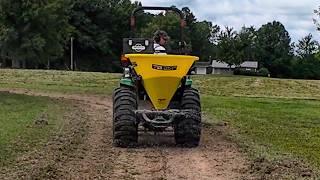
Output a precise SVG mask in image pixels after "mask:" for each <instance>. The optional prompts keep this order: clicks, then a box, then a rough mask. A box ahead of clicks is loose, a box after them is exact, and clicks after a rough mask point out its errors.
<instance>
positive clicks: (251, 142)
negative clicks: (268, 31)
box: [0, 70, 320, 169]
mask: <svg viewBox="0 0 320 180" xmlns="http://www.w3.org/2000/svg"><path fill="white" fill-rule="evenodd" d="M119 77H120V75H113V74H106V73H80V72H61V71H16V70H0V88H24V89H32V90H37V91H59V92H72V93H90V94H99V95H110V94H111V93H112V89H113V88H115V87H116V86H117V83H118V79H119ZM193 79H194V84H195V86H196V87H198V88H199V89H200V91H201V94H202V103H203V110H204V111H205V112H206V114H207V115H209V117H210V118H209V119H207V122H209V123H212V124H217V123H220V122H227V124H228V125H229V127H230V129H231V131H230V132H229V133H230V136H231V137H232V138H233V139H234V140H235V141H237V142H238V143H239V144H240V145H241V146H242V147H244V149H245V150H246V151H247V152H249V154H250V155H251V156H252V157H253V158H256V157H258V156H263V157H266V158H268V159H270V160H277V159H282V158H289V159H299V160H304V161H306V162H307V163H309V164H311V165H313V166H314V167H316V168H317V169H320V151H319V149H320V110H319V109H320V81H306V80H287V79H270V78H260V77H244V76H229V77H228V76H227V77H226V76H198V77H194V78H193Z"/></svg>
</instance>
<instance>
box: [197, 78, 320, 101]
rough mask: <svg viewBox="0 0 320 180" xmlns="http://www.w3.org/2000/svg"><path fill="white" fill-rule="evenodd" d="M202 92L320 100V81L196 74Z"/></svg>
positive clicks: (215, 94)
mask: <svg viewBox="0 0 320 180" xmlns="http://www.w3.org/2000/svg"><path fill="white" fill-rule="evenodd" d="M193 79H194V84H195V86H197V87H198V88H199V90H200V91H201V94H207V95H212V96H241V97H267V98H290V99H292V98H295V99H318V100H320V81H317V80H293V79H273V78H263V77H249V76H216V75H207V76H195V77H194V78H193Z"/></svg>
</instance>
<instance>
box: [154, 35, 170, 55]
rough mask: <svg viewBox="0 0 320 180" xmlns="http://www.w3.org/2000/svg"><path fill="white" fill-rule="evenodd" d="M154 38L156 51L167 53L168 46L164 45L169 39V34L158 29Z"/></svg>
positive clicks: (157, 52)
mask: <svg viewBox="0 0 320 180" xmlns="http://www.w3.org/2000/svg"><path fill="white" fill-rule="evenodd" d="M153 40H154V44H153V48H154V53H155V54H167V53H166V48H165V47H164V45H165V44H166V43H167V42H168V41H169V36H168V34H167V33H166V32H165V31H162V30H157V31H156V32H155V33H154V37H153Z"/></svg>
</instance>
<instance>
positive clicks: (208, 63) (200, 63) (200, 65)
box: [195, 61, 211, 67]
mask: <svg viewBox="0 0 320 180" xmlns="http://www.w3.org/2000/svg"><path fill="white" fill-rule="evenodd" d="M195 66H196V67H210V66H211V63H210V61H207V62H196V64H195Z"/></svg>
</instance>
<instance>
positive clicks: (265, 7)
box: [138, 0, 320, 42]
mask: <svg viewBox="0 0 320 180" xmlns="http://www.w3.org/2000/svg"><path fill="white" fill-rule="evenodd" d="M138 1H140V2H141V3H142V5H143V6H172V5H175V6H176V7H178V8H180V9H181V8H182V7H189V9H190V10H191V11H192V12H193V14H194V15H195V16H196V18H197V19H198V20H199V21H203V20H207V21H211V22H212V23H213V24H218V25H219V26H221V27H225V26H230V27H234V28H235V30H240V29H241V27H243V26H244V25H245V26H251V25H253V26H255V27H256V29H258V28H260V27H261V25H263V24H266V23H268V22H272V21H274V20H277V21H280V22H281V23H282V24H283V25H284V26H285V27H286V29H287V31H288V32H289V33H290V36H291V39H292V41H295V42H297V41H298V40H299V39H301V38H303V37H305V36H306V35H308V34H309V33H311V34H312V35H313V37H314V39H315V40H317V41H320V32H319V31H316V26H315V25H314V23H313V18H316V16H315V15H314V13H313V11H314V9H317V7H319V6H320V1H319V0H138Z"/></svg>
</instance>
